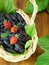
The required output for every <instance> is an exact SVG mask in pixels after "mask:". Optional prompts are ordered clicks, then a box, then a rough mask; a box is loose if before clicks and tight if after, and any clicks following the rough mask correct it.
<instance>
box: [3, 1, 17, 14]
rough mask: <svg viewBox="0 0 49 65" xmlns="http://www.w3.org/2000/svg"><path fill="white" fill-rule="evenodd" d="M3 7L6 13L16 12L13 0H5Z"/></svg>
mask: <svg viewBox="0 0 49 65" xmlns="http://www.w3.org/2000/svg"><path fill="white" fill-rule="evenodd" d="M4 5H5V11H6V13H15V12H16V8H15V6H14V0H5V1H4Z"/></svg>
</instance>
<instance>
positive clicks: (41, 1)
mask: <svg viewBox="0 0 49 65" xmlns="http://www.w3.org/2000/svg"><path fill="white" fill-rule="evenodd" d="M36 3H37V6H38V12H41V11H42V10H44V9H46V8H47V5H48V0H36ZM48 7H49V6H48ZM33 10H34V6H33V5H32V3H30V1H29V0H28V2H27V4H26V8H25V12H26V13H28V14H32V12H33Z"/></svg>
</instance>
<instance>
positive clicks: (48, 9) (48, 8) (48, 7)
mask: <svg viewBox="0 0 49 65" xmlns="http://www.w3.org/2000/svg"><path fill="white" fill-rule="evenodd" d="M47 11H48V12H49V1H48V6H47Z"/></svg>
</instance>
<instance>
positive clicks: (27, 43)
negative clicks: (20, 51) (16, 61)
mask: <svg viewBox="0 0 49 65" xmlns="http://www.w3.org/2000/svg"><path fill="white" fill-rule="evenodd" d="M32 43H33V40H29V41H27V42H26V44H25V49H27V48H28V47H29V46H30V45H31V44H32Z"/></svg>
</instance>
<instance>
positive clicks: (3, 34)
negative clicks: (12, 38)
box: [1, 33, 10, 38]
mask: <svg viewBox="0 0 49 65" xmlns="http://www.w3.org/2000/svg"><path fill="white" fill-rule="evenodd" d="M9 35H10V33H2V34H1V37H2V38H5V37H7V36H9Z"/></svg>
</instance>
